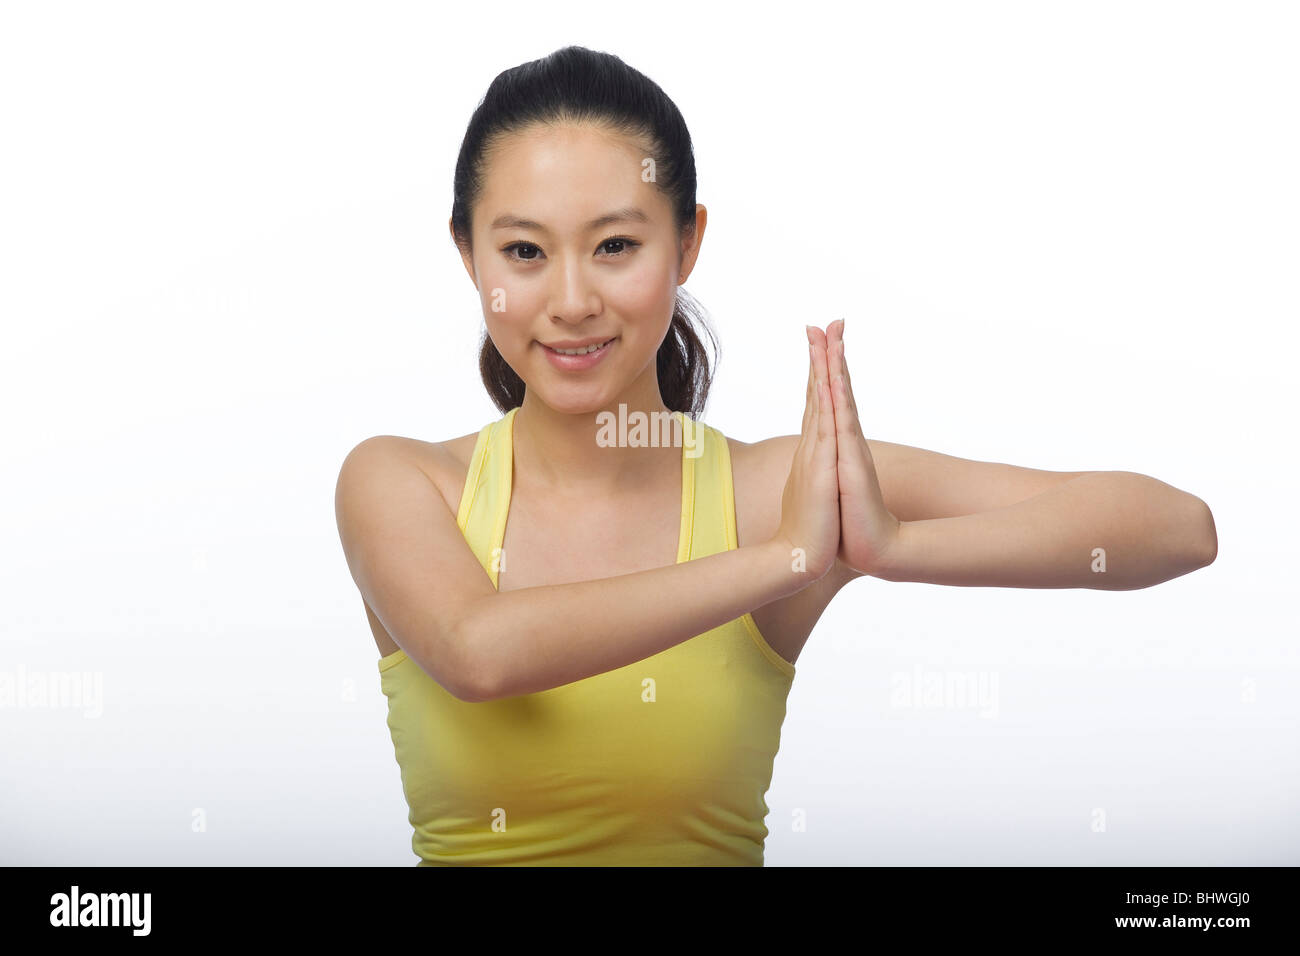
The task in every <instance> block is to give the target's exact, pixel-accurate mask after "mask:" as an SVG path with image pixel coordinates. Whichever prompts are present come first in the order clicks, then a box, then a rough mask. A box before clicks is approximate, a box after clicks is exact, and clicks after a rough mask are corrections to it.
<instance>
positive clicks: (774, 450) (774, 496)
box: [727, 435, 799, 547]
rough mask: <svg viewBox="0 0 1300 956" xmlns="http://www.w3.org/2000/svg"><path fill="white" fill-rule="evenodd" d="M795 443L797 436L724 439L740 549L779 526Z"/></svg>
mask: <svg viewBox="0 0 1300 956" xmlns="http://www.w3.org/2000/svg"><path fill="white" fill-rule="evenodd" d="M798 444H799V436H798V435H777V436H776V437H774V438H765V439H763V440H762V441H756V442H743V441H740V440H739V439H735V438H731V437H727V449H728V452H729V454H730V457H731V483H732V487H733V489H734V495H735V500H736V524H737V531H738V535H739V538H740V541H739V544H740V545H741V546H742V547H743V546H744V545H745V544H748V543H750V542H751V541H760V540H763V539H765V538H766V537H767V536H769V535H771V534H772V533H774V532H775V531H776V529H777V527H778V526H779V525H780V523H781V495H782V492H783V490H784V488H785V483H786V481H787V479H788V478H789V477H790V463H791V462H792V461H793V460H794V449H795V446H796V445H798Z"/></svg>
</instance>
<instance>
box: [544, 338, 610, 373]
mask: <svg viewBox="0 0 1300 956" xmlns="http://www.w3.org/2000/svg"><path fill="white" fill-rule="evenodd" d="M617 341H618V336H617V335H616V336H614V337H613V338H612V339H605V340H604V341H603V342H591V343H588V344H586V345H579V346H575V347H573V348H553V347H551V346H549V345H547V344H546V343H545V342H538V343H537V344H538V345H540V346H541V347H542V350H543V351H544V352H545V353H546V358H547V360H548V361H550V363H551V364H552V365H554V366H555V367H556V368H558V369H562V370H564V371H566V372H576V371H582V370H584V369H589V368H591V367H592V366H594V365H596V364H597V363H598V362H600V361H601V360H602V359H603V358H604V357H605V356H606V355H607V354H609V352H610V350H611V349H612V348H613V347H614V343H615V342H617Z"/></svg>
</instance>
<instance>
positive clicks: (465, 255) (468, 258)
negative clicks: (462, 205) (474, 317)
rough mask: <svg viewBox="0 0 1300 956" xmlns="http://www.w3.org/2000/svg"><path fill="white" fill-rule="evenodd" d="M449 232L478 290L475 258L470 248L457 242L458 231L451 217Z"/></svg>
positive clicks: (449, 218) (448, 219) (448, 226)
mask: <svg viewBox="0 0 1300 956" xmlns="http://www.w3.org/2000/svg"><path fill="white" fill-rule="evenodd" d="M447 231H448V232H450V233H451V241H452V242H453V243H455V244H456V248H457V249H458V250H460V261H461V262H462V263H463V264H464V266H465V271H466V272H467V273H469V279H470V281H471V282H473V283H474V288H476V289H477V288H478V276H476V275H475V274H474V256H473V254H472V253H471V252H470V251H469V248H468V247H467V246H462V245H461V244H460V243H459V242H457V241H456V229H455V227H454V226H453V225H452V220H451V217H450V216H448V217H447Z"/></svg>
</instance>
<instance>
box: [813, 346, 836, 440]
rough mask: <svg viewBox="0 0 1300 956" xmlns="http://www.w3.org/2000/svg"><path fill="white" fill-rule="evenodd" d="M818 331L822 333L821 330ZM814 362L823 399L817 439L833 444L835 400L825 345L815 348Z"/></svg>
mask: <svg viewBox="0 0 1300 956" xmlns="http://www.w3.org/2000/svg"><path fill="white" fill-rule="evenodd" d="M817 331H818V332H821V330H820V329H818V330H817ZM823 338H824V336H823ZM813 361H814V363H815V364H816V367H817V372H816V376H817V387H818V395H819V397H820V398H821V402H820V403H819V404H818V417H817V438H818V441H832V442H833V441H834V439H835V410H834V407H833V402H834V399H833V397H832V395H831V391H830V379H829V377H828V376H827V372H826V369H827V363H826V347H825V345H824V344H818V345H814V346H813Z"/></svg>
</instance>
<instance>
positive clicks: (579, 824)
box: [379, 408, 795, 866]
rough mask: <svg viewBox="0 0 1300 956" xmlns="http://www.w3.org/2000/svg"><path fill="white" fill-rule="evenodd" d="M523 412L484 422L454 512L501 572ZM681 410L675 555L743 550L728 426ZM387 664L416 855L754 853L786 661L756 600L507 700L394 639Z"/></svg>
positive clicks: (706, 856)
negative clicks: (750, 609) (465, 685)
mask: <svg viewBox="0 0 1300 956" xmlns="http://www.w3.org/2000/svg"><path fill="white" fill-rule="evenodd" d="M517 411H518V409H517V408H515V409H511V410H510V411H509V412H507V413H506V414H505V415H504V416H503V417H502V418H501V419H499V420H497V421H495V422H493V423H491V424H489V425H485V426H484V427H483V428H482V430H481V431H480V432H479V434H478V439H477V441H476V443H475V446H474V453H473V457H472V459H471V461H470V466H469V472H468V475H467V477H466V481H465V487H464V491H463V492H462V494H461V500H460V510H459V513H458V514H457V523H458V524H459V525H460V529H461V531H462V533H463V534H464V535H465V539H466V541H468V542H469V545H470V547H471V548H472V549H473V551H474V554H475V555H476V556H477V557H478V559H479V562H480V563H481V564H482V565H483V568H484V570H485V571H487V573H488V576H489V577H490V578H491V579H492V584H493V586H494V587H498V586H499V583H498V576H497V564H498V563H499V562H498V561H496V560H494V556H495V555H499V554H500V553H501V552H500V548H501V542H502V540H503V538H504V535H505V526H506V517H507V515H508V513H509V510H510V489H511V483H512V478H513V465H512V456H513V450H514V449H513V421H514V416H515V412H517ZM673 414H674V415H675V416H677V417H678V418H679V419H680V424H681V426H682V428H683V429H688V428H689V429H692V431H689V432H687V431H683V432H682V433H681V434H683V435H688V436H691V437H690V438H688V439H687V440H686V441H683V443H682V508H681V529H680V533H679V539H678V551H677V563H678V564H680V563H682V562H683V561H689V560H691V559H693V558H700V557H704V556H706V555H710V554H714V553H716V552H719V551H724V550H729V549H733V548H735V547H736V546H737V544H736V513H735V499H734V490H733V486H732V478H731V459H730V454H729V451H728V448H727V440H726V438H725V437H724V436H723V435H722V433H721V432H719V431H717V430H716V429H714V428H711V427H710V426H708V425H704V424H703V423H700V422H696V421H695V420H694V419H690V418H687V417H686V416H684V415H682V413H680V412H674V413H673ZM505 564H506V570H507V573H508V571H509V561H508V560H507V561H506V562H505ZM665 600H671V596H667V595H666V596H665ZM573 626H574V627H575V628H578V627H581V626H582V622H581V620H576V621H574V625H573ZM379 674H380V685H381V688H382V690H383V693H384V695H385V697H387V699H388V728H389V731H390V732H391V734H392V738H393V747H394V749H395V752H396V756H397V764H398V766H399V768H400V769H401V777H402V789H403V791H404V793H405V796H406V802H407V805H408V806H409V808H410V814H409V816H408V819H409V820H410V823H411V826H412V827H413V828H414V835H413V837H412V839H411V846H412V849H414V850H415V854H416V856H418V857H419V858H420V862H419V863H418V864H417V865H418V866H441V865H456V864H478V865H483V864H495V865H507V866H511V865H513V866H520V865H523V866H529V865H531V866H664V865H666V866H690V865H706V866H761V865H762V864H763V844H764V841H765V840H766V838H767V833H768V830H767V826H766V825H765V823H764V818H765V817H766V816H767V814H768V806H767V802H766V800H765V799H764V795H765V794H766V792H767V789H768V786H769V785H770V783H771V780H772V763H773V760H774V759H775V757H776V752H777V748H778V746H779V744H780V736H781V724H782V722H783V721H784V719H785V708H786V697H787V695H788V694H789V691H790V687H791V684H792V683H793V680H794V674H795V668H794V665H793V664H791V663H790V662H789V661H787V660H785V659H784V658H783V657H781V656H780V655H779V654H777V652H776V651H775V650H774V649H773V648H772V647H771V646H770V645H769V644H768V643H767V641H766V640H765V639H764V638H763V635H762V634H760V633H759V630H758V626H757V624H755V622H754V619H753V617H752V616H751V615H749V614H748V613H746V614H745V615H743V616H742V617H738V618H735V619H733V620H731V621H728V622H727V623H726V624H723V625H721V626H720V627H715V628H714V629H713V630H711V631H707V632H705V633H703V634H700V635H698V636H696V637H693V638H691V639H689V640H687V641H684V642H682V643H680V644H677V645H675V646H673V647H670V648H668V649H667V650H665V651H662V652H661V653H658V654H654V655H652V656H650V657H648V658H645V659H644V660H641V661H637V662H635V663H632V664H629V665H627V666H626V667H620V668H617V669H615V670H612V671H607V672H605V673H603V674H596V675H594V676H592V677H588V678H585V679H583V680H578V681H574V682H572V683H569V684H565V685H563V686H560V687H553V688H548V689H547V690H544V691H540V692H538V693H533V694H524V695H520V696H516V697H511V698H506V699H499V700H492V701H483V702H478V703H470V702H467V701H463V700H460V699H458V698H456V697H453V696H452V695H451V694H449V693H448V692H447V691H446V690H444V689H443V688H442V686H441V685H440V684H438V682H437V681H435V680H433V678H431V677H430V676H429V675H428V674H426V673H425V672H424V671H423V670H421V669H420V667H419V666H418V665H417V664H415V663H414V662H413V661H412V660H411V659H410V658H409V657H408V656H407V655H406V652H405V651H402V650H398V651H395V652H393V653H392V654H389V655H387V656H385V657H382V658H380V659H379Z"/></svg>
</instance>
